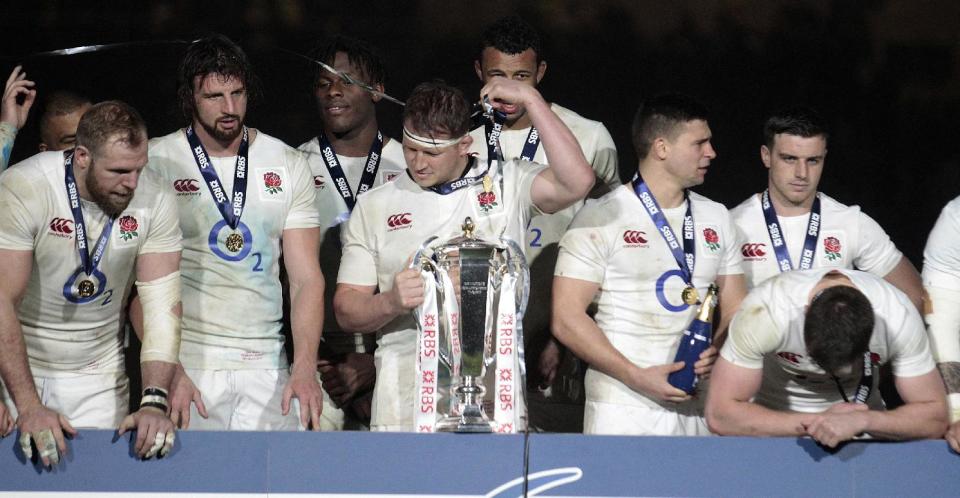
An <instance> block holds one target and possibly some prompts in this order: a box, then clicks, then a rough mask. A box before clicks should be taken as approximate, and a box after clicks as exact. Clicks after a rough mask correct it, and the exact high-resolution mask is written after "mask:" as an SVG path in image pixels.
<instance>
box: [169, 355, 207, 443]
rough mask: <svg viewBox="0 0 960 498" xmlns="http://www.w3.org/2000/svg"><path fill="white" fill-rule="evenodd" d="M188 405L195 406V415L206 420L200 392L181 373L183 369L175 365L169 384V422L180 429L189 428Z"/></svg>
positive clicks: (205, 411)
mask: <svg viewBox="0 0 960 498" xmlns="http://www.w3.org/2000/svg"><path fill="white" fill-rule="evenodd" d="M190 403H194V404H196V405H197V413H199V414H200V416H201V417H203V418H207V407H206V406H205V405H204V404H203V396H202V395H201V394H200V390H199V389H197V386H196V385H195V384H194V383H193V381H192V380H190V377H189V376H188V375H187V373H186V372H184V371H183V367H182V366H180V365H177V370H176V372H175V373H174V374H173V382H171V383H170V420H171V421H173V423H174V424H175V425H176V426H177V427H179V428H181V429H188V428H190Z"/></svg>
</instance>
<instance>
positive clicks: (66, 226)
mask: <svg viewBox="0 0 960 498" xmlns="http://www.w3.org/2000/svg"><path fill="white" fill-rule="evenodd" d="M50 234H51V235H56V236H57V237H63V238H65V239H71V238H73V235H72V234H73V220H69V219H66V218H54V219H52V220H50Z"/></svg>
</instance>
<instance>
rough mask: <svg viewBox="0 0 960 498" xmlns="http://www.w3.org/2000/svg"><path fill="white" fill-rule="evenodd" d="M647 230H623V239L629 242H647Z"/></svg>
mask: <svg viewBox="0 0 960 498" xmlns="http://www.w3.org/2000/svg"><path fill="white" fill-rule="evenodd" d="M644 235H646V232H641V231H639V230H627V231H625V232H623V241H624V242H626V243H627V244H646V243H647V239H645V238H643V236H644Z"/></svg>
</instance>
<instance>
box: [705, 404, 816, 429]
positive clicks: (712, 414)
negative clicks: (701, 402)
mask: <svg viewBox="0 0 960 498" xmlns="http://www.w3.org/2000/svg"><path fill="white" fill-rule="evenodd" d="M705 414H706V419H707V426H708V427H709V428H710V431H711V432H714V433H716V434H719V435H721V436H803V435H805V434H806V429H805V428H804V422H806V421H808V420H809V419H810V418H811V417H812V416H811V415H810V414H806V413H798V412H782V411H776V410H771V409H769V408H766V407H764V406H760V405H758V404H755V403H753V402H750V401H736V400H733V399H726V400H722V401H721V400H714V399H710V395H709V394H708V397H707V405H706V413H705Z"/></svg>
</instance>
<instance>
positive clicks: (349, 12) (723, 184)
mask: <svg viewBox="0 0 960 498" xmlns="http://www.w3.org/2000/svg"><path fill="white" fill-rule="evenodd" d="M512 13H518V14H520V15H522V16H524V17H525V18H526V19H527V20H528V21H530V22H531V23H532V24H534V25H535V26H536V27H537V28H538V29H539V30H540V32H541V35H542V37H543V38H544V42H545V51H544V52H545V54H544V55H545V57H546V59H547V61H548V63H549V67H548V70H547V74H546V76H545V78H544V80H543V82H542V84H541V91H542V92H543V94H544V95H545V96H546V97H547V99H548V100H552V101H556V102H558V103H560V104H562V105H564V106H566V107H568V108H571V109H573V110H575V111H577V112H579V113H580V114H581V115H584V116H586V117H588V118H591V119H596V120H599V121H602V122H603V123H605V124H606V126H607V128H608V129H609V130H610V132H611V134H612V135H613V137H614V140H615V141H616V143H617V147H618V150H619V151H620V163H621V176H624V177H628V176H629V175H630V174H631V173H632V171H633V169H634V168H635V166H636V158H635V156H634V154H633V152H632V150H631V146H630V140H629V125H630V121H631V118H632V114H633V111H634V110H635V109H636V106H637V103H638V102H639V101H640V99H642V98H643V97H646V96H650V95H653V94H657V93H661V92H665V91H682V92H686V93H690V94H693V95H695V96H697V97H699V98H700V99H701V100H703V101H705V102H706V103H707V104H708V105H709V106H710V108H711V110H712V118H711V120H710V124H711V127H712V129H713V132H714V145H715V147H716V149H717V151H718V153H719V157H718V158H717V159H716V160H715V161H714V163H713V166H712V167H711V170H710V173H709V175H708V176H707V183H706V184H705V185H703V186H701V187H699V188H698V189H697V190H698V191H699V192H701V193H703V194H705V195H707V196H708V197H711V198H713V199H714V200H718V201H721V202H724V203H725V204H727V205H728V207H733V206H735V205H737V204H738V203H739V202H740V201H742V200H743V199H744V198H746V197H747V196H748V195H749V194H751V193H753V192H757V191H760V190H762V189H763V188H764V187H765V184H766V170H764V169H763V166H762V165H761V163H760V161H759V147H760V143H761V130H760V126H761V124H762V119H763V117H764V115H765V114H766V113H768V112H770V111H771V110H773V109H775V108H777V107H780V106H783V105H787V104H797V103H802V104H808V105H813V106H814V107H817V108H819V109H820V110H821V111H822V112H823V113H824V114H825V115H826V116H827V118H828V119H829V121H830V123H831V126H832V128H833V135H832V137H831V140H830V147H829V149H830V154H829V157H828V160H827V167H826V171H825V173H824V177H823V180H822V182H821V190H823V191H824V192H827V193H828V194H830V195H832V196H833V197H835V198H837V199H838V200H840V201H841V202H844V203H847V204H860V205H861V206H862V207H863V209H864V211H865V212H867V213H868V214H870V215H871V216H872V217H874V218H875V219H876V220H877V221H878V222H879V223H880V224H881V225H882V226H883V227H884V228H885V229H886V230H887V232H888V233H889V234H890V236H891V237H892V238H893V240H894V242H896V244H897V245H898V246H899V247H900V248H901V249H902V250H903V251H904V252H905V254H906V255H907V256H908V257H909V258H910V259H911V260H912V261H913V262H914V263H915V264H916V265H917V266H918V268H919V267H920V265H921V263H922V261H921V255H922V250H923V245H924V243H925V241H926V236H927V233H928V232H929V230H930V228H931V227H932V225H933V223H934V221H935V220H936V217H937V214H938V213H939V211H940V209H941V207H942V206H943V205H944V204H945V203H946V202H947V201H948V200H949V199H951V198H953V197H955V196H956V195H957V194H958V191H960V185H958V180H960V173H958V169H957V166H958V163H960V152H958V150H960V148H958V145H960V141H958V138H960V134H958V133H957V130H956V128H955V124H956V122H957V119H956V116H957V112H958V110H960V2H956V1H953V0H927V1H923V0H888V1H884V0H864V1H858V0H819V1H814V0H805V1H801V0H797V1H765V0H738V1H734V0H728V1H721V0H712V1H711V0H700V1H673V2H667V1H652V0H646V1H643V0H595V1H592V2H574V1H562V0H544V1H540V2H506V1H487V2H458V1H440V0H420V1H410V2H390V3H374V2H362V1H357V2H343V3H338V4H334V3H326V2H310V1H306V0H286V1H276V2H269V1H265V0H249V1H237V2H226V1H197V0H192V1H188V0H157V1H152V2H136V1H128V2H119V1H102V2H68V1H55V0H33V1H20V0H7V1H6V2H4V3H3V5H2V6H0V40H2V42H0V72H2V73H3V75H4V78H5V77H6V75H7V74H9V70H10V69H11V68H12V66H13V65H14V64H16V63H20V62H22V63H23V64H24V65H25V68H26V70H27V72H28V76H29V77H30V79H33V80H35V81H37V84H38V90H39V93H40V98H41V101H40V102H38V106H37V108H35V109H34V111H33V113H32V117H31V120H30V122H29V124H28V125H27V126H26V128H25V129H24V130H23V131H22V132H21V135H20V136H19V137H18V140H17V145H16V147H15V148H14V152H13V155H14V157H13V160H14V161H18V160H20V159H23V158H25V157H27V156H29V155H31V154H33V152H34V151H35V150H36V144H37V142H38V133H37V129H36V128H37V117H38V116H39V111H41V110H42V105H43V102H42V97H43V95H44V94H48V93H49V92H50V91H52V90H55V89H58V88H71V89H75V90H78V91H80V92H83V93H86V94H88V95H89V96H91V97H92V98H93V99H94V100H102V99H108V98H119V99H122V100H126V101H128V102H130V103H131V104H133V105H134V106H135V107H137V108H138V109H139V110H140V111H141V112H142V113H143V114H144V115H145V117H146V118H147V121H148V124H149V127H150V133H151V135H153V136H158V135H162V134H166V133H169V132H170V131H172V130H174V129H176V128H177V127H179V126H182V125H183V124H184V123H183V121H182V118H181V117H180V116H179V115H178V112H177V110H176V109H177V107H176V102H175V90H176V89H175V71H176V66H177V63H178V61H179V58H180V56H181V55H182V53H183V50H184V47H185V46H184V45H183V44H159V43H158V44H149V45H136V46H132V47H127V48H119V49H113V50H107V51H100V52H97V53H93V54H80V55H73V56H61V57H36V56H31V55H30V54H34V53H37V52H41V51H47V50H55V49H61V48H68V47H75V46H81V45H92V44H103V43H115V42H129V41H143V40H154V41H160V40H192V39H194V38H197V37H199V36H202V35H204V34H207V33H209V32H212V31H219V32H222V33H224V34H226V35H228V36H230V37H231V38H233V39H234V40H235V41H237V42H238V43H239V44H240V45H241V46H243V47H244V49H245V50H246V51H247V52H248V54H249V55H250V57H251V59H252V61H253V62H254V64H255V66H256V68H257V70H258V72H259V75H260V77H261V78H262V80H263V82H264V96H263V99H261V101H260V102H259V104H258V105H255V106H254V107H253V108H252V109H251V111H250V114H249V117H248V122H249V123H250V124H251V125H253V126H256V127H258V128H261V129H263V130H264V131H266V132H267V133H269V134H271V135H275V136H277V137H279V138H281V139H283V140H285V141H287V142H288V143H289V144H291V145H294V146H296V145H298V144H300V143H301V142H303V141H305V140H307V139H309V138H310V137H312V136H314V135H315V134H316V132H315V130H316V123H317V119H316V117H315V111H314V107H313V102H312V99H311V98H310V96H309V94H308V79H309V70H310V67H309V64H308V63H305V62H304V61H302V60H299V59H297V58H296V57H293V56H290V55H288V54H285V53H283V52H281V51H280V50H278V49H280V48H285V49H289V50H294V51H298V52H306V51H307V50H308V49H309V47H310V46H311V44H312V43H313V41H314V40H316V39H318V38H320V37H323V36H329V35H335V34H348V35H352V36H357V37H361V38H364V39H366V40H367V41H369V42H371V43H372V44H373V45H375V46H376V47H378V48H379V50H380V51H381V52H382V54H383V55H384V56H385V58H386V60H387V69H388V79H387V92H388V93H390V94H391V95H394V96H396V97H398V98H400V99H401V100H402V99H404V98H405V97H406V95H407V94H408V93H409V91H410V90H411V89H412V88H413V86H414V85H416V84H417V83H418V82H421V81H424V80H427V79H432V78H437V77H440V78H444V79H446V80H447V81H449V82H451V83H453V84H456V85H458V86H460V87H461V88H463V89H464V90H465V91H467V92H468V95H473V94H475V93H476V92H477V91H478V90H479V88H480V85H479V83H478V81H477V79H476V77H475V75H474V73H473V60H474V57H475V54H476V44H477V40H478V38H479V35H480V32H481V31H482V30H483V28H484V26H485V25H486V24H488V23H489V22H491V21H493V20H494V19H496V18H498V17H500V16H502V15H506V14H512ZM399 110H400V109H399V107H398V106H396V105H393V104H390V103H386V102H385V103H382V104H380V113H381V116H380V118H381V124H382V127H383V129H384V130H385V131H386V132H387V133H388V134H389V135H391V136H397V135H398V134H397V132H398V131H399V128H400V121H399Z"/></svg>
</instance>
